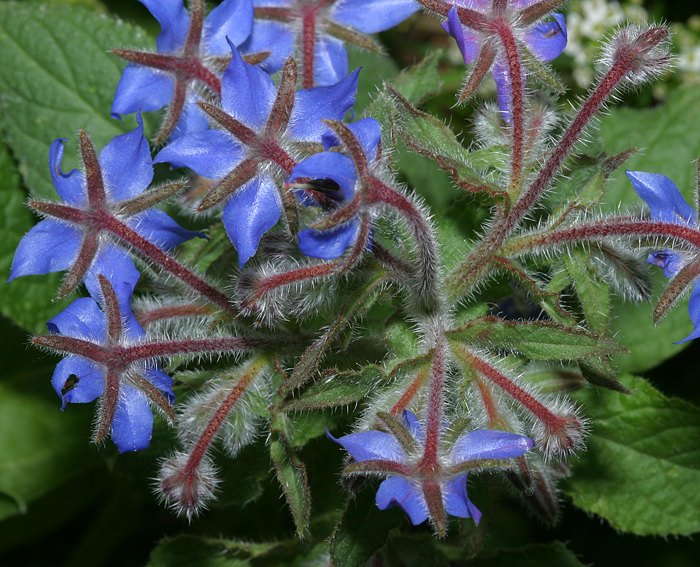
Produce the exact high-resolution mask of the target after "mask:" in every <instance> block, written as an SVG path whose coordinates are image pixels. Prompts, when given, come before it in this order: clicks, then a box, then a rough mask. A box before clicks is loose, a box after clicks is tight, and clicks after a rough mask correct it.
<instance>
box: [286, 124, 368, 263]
mask: <svg viewBox="0 0 700 567" xmlns="http://www.w3.org/2000/svg"><path fill="white" fill-rule="evenodd" d="M348 129H349V130H350V131H351V132H352V133H353V134H354V135H355V137H356V138H357V140H358V142H359V143H360V145H361V146H362V149H363V151H364V153H365V156H366V158H367V161H368V162H370V163H371V162H372V161H374V160H375V159H376V157H377V150H378V147H379V141H380V139H381V125H380V124H379V122H377V121H376V120H375V119H374V118H363V119H362V120H358V121H357V122H354V123H352V124H348ZM323 143H324V146H325V148H326V150H328V149H330V148H333V147H337V146H339V145H340V141H339V140H338V139H337V137H336V136H335V135H333V134H330V133H329V134H325V135H324V136H323ZM319 181H320V183H319ZM328 181H331V182H332V183H331V184H329V183H328ZM288 184H289V185H290V186H297V187H299V186H301V187H304V189H303V190H298V191H297V196H298V197H299V200H300V202H301V203H302V205H305V206H314V207H321V208H323V209H324V210H326V211H330V210H334V209H336V208H338V207H342V206H344V205H345V204H347V202H348V201H350V200H351V199H352V198H353V197H354V196H355V190H356V185H357V171H356V169H355V165H354V164H353V162H352V160H351V159H350V158H349V157H347V156H345V155H343V154H340V153H338V152H330V151H325V152H321V153H318V154H314V155H311V156H309V157H307V158H306V159H304V160H302V161H300V162H299V163H298V164H297V165H296V166H295V167H294V169H293V170H292V174H291V175H290V177H289V180H288ZM329 186H330V187H329ZM359 229H360V221H359V219H358V218H357V216H355V217H353V218H352V219H351V220H350V221H348V222H346V223H345V224H342V225H340V226H337V227H334V228H332V229H330V230H316V229H313V228H307V229H304V230H302V231H300V232H299V234H298V235H297V241H298V244H299V250H301V252H302V253H303V254H305V255H306V256H311V257H312V258H322V259H324V260H333V259H335V258H337V257H339V256H341V255H342V254H343V253H344V252H345V250H347V248H348V247H349V246H351V245H352V244H353V243H354V242H355V240H356V239H357V234H358V231H359Z"/></svg>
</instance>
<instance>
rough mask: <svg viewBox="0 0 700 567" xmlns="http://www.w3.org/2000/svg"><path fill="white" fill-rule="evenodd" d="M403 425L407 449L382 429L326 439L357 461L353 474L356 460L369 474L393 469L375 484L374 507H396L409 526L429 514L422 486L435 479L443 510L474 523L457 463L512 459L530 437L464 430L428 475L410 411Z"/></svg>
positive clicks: (475, 514)
mask: <svg viewBox="0 0 700 567" xmlns="http://www.w3.org/2000/svg"><path fill="white" fill-rule="evenodd" d="M403 423H404V426H405V428H406V430H407V431H408V432H409V433H410V436H411V438H412V442H413V443H412V444H413V445H414V447H413V449H412V450H407V448H406V446H405V443H402V442H400V440H399V439H398V438H397V437H395V436H394V435H393V434H391V433H387V432H384V431H374V430H372V431H361V432H359V433H351V434H349V435H344V436H343V437H340V438H338V439H335V438H333V437H331V436H330V435H329V437H331V439H333V440H334V441H336V442H337V443H338V444H340V445H342V447H343V448H344V449H345V450H346V451H347V452H348V453H349V454H350V456H351V457H352V458H353V459H354V460H355V462H357V463H358V472H359V471H362V463H365V464H366V465H367V466H372V468H371V469H368V470H371V471H373V472H378V471H379V472H381V469H382V468H387V469H393V470H394V471H395V474H389V476H388V478H386V479H385V480H384V481H382V483H381V484H380V485H379V489H378V490H377V496H376V500H375V502H376V504H377V507H378V508H379V509H380V510H386V509H387V508H388V507H390V506H400V507H401V508H403V510H404V511H405V512H406V514H408V517H409V518H410V519H411V523H413V525H418V524H421V523H423V522H424V521H425V520H427V519H428V518H429V517H430V512H429V509H428V508H429V507H428V503H427V497H426V493H425V490H426V484H430V483H435V482H437V484H439V487H440V492H441V496H442V505H443V508H444V511H445V512H446V513H447V514H449V515H451V516H456V517H458V518H473V519H474V522H475V523H477V524H478V523H479V521H480V519H481V512H480V511H479V509H478V508H477V507H476V506H475V505H474V504H473V502H472V501H471V500H470V499H469V497H468V496H467V477H468V472H465V471H464V470H463V469H464V467H463V466H462V465H464V464H465V463H469V466H470V468H471V467H472V466H473V468H478V467H479V461H483V460H488V461H493V460H505V459H514V458H517V457H521V456H522V455H524V454H525V453H526V452H527V451H529V450H530V449H531V448H532V447H533V446H534V441H533V440H532V439H530V438H528V437H525V436H523V435H517V434H515V433H508V432H505V431H494V430H486V429H482V430H476V431H470V432H467V433H464V434H463V435H461V436H460V437H459V438H458V439H457V441H456V442H455V443H454V444H453V445H452V447H451V448H450V449H449V450H447V451H446V452H445V453H444V454H443V455H442V456H441V458H440V462H441V466H440V467H439V469H438V470H437V471H434V473H430V474H429V473H427V472H426V471H420V470H419V464H420V459H421V457H422V454H423V447H424V443H425V432H424V429H423V425H422V424H421V422H420V421H419V420H418V419H417V418H416V416H415V415H414V414H413V413H411V412H410V411H405V412H404V415H403ZM374 465H376V466H374ZM431 475H434V476H435V478H431Z"/></svg>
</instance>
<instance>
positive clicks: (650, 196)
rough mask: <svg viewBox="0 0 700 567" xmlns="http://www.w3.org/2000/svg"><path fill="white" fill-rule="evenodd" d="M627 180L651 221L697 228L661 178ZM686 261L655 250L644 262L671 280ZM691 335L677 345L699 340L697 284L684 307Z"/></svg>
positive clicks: (633, 175) (634, 175)
mask: <svg viewBox="0 0 700 567" xmlns="http://www.w3.org/2000/svg"><path fill="white" fill-rule="evenodd" d="M627 177H628V178H629V180H630V181H631V182H632V186H633V187H634V190H635V191H636V192H637V195H639V196H640V197H641V198H642V199H643V200H644V202H645V203H646V204H647V205H648V206H649V209H650V210H651V218H652V219H653V220H655V221H661V222H668V223H675V224H681V225H685V226H689V227H692V228H697V226H698V214H697V211H695V210H694V209H693V207H691V206H690V205H689V204H688V203H687V202H686V200H685V199H684V198H683V195H681V193H680V191H679V190H678V188H677V187H676V184H675V183H674V182H673V181H671V180H670V179H669V178H668V177H666V176H665V175H661V174H659V173H647V172H644V171H627ZM688 260H689V258H688V257H686V256H685V255H684V254H682V253H681V252H675V251H673V250H658V251H655V252H652V253H651V254H650V255H649V257H648V258H647V262H648V263H649V264H653V265H654V266H658V267H660V268H662V269H663V271H664V275H665V276H666V277H667V278H673V277H675V276H676V275H678V274H679V272H680V271H681V270H682V269H683V268H684V267H685V266H686V265H687V264H688ZM688 312H689V314H690V320H691V321H692V322H693V332H692V333H690V335H688V336H687V337H686V338H684V339H683V340H681V341H678V343H684V342H687V341H690V340H693V339H697V338H700V281H697V278H696V283H695V286H694V288H693V291H692V293H691V294H690V301H689V303H688Z"/></svg>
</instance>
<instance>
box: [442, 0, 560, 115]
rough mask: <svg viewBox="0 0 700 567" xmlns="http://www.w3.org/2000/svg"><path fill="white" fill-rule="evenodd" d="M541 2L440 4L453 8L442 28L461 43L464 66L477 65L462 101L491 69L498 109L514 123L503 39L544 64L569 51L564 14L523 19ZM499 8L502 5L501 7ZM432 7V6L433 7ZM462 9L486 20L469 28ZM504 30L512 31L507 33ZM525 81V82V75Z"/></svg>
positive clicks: (457, 1)
mask: <svg viewBox="0 0 700 567" xmlns="http://www.w3.org/2000/svg"><path fill="white" fill-rule="evenodd" d="M539 1H540V0H508V2H507V5H505V6H504V4H506V3H505V2H501V3H496V2H492V1H491V0H452V1H449V2H442V1H440V0H438V1H437V2H435V3H436V4H447V5H451V7H450V8H449V12H448V13H447V21H446V22H444V23H443V24H442V27H443V28H444V29H445V31H446V32H447V33H449V34H450V35H451V36H452V37H453V38H454V39H455V41H456V42H457V47H459V50H460V52H461V53H462V57H463V58H464V62H465V63H466V64H468V65H472V64H473V65H474V71H473V74H472V76H471V77H470V79H469V80H468V81H467V84H465V91H466V92H464V93H463V94H462V96H461V97H460V98H461V99H464V98H466V96H467V95H470V94H471V93H472V92H474V90H475V89H476V86H477V85H478V84H479V83H480V82H481V79H483V77H484V75H485V74H486V72H487V71H488V69H489V68H491V69H492V72H493V77H494V79H495V81H496V89H497V100H498V107H499V109H500V111H501V116H502V117H503V119H504V120H505V121H506V122H510V120H511V111H510V105H511V75H510V73H509V63H508V54H507V53H506V50H505V49H504V46H503V37H501V36H505V37H509V36H511V35H512V37H513V39H514V41H515V42H516V45H517V46H518V47H519V48H520V49H522V48H523V47H524V48H526V49H527V51H529V52H530V54H532V56H534V57H536V58H537V59H539V60H540V61H551V60H553V59H555V58H556V57H558V56H559V55H561V53H562V52H563V51H564V48H565V47H566V40H567V36H566V22H565V19H564V16H563V15H562V14H558V13H553V14H551V18H552V19H551V20H549V21H542V20H540V19H537V20H535V21H532V22H531V21H529V18H526V19H523V17H522V16H523V10H525V9H527V8H529V7H530V6H532V5H533V4H536V3H538V2H539ZM497 4H501V5H500V6H497ZM429 7H430V6H429ZM460 8H467V9H469V10H473V11H475V12H477V13H479V14H484V15H485V16H486V17H485V18H484V20H483V21H481V22H479V25H478V26H476V27H477V28H478V29H475V28H474V27H471V26H470V25H467V24H465V20H466V18H465V19H464V20H463V19H462V18H460V12H459V9H460ZM504 30H509V31H505V32H504ZM522 80H523V81H524V80H525V74H524V73H523V77H522Z"/></svg>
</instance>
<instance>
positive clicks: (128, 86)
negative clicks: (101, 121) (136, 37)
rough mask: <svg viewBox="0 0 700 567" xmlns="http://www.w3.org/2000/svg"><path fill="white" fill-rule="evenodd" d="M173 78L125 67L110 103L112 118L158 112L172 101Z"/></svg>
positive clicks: (148, 69)
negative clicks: (134, 113) (137, 113)
mask: <svg viewBox="0 0 700 567" xmlns="http://www.w3.org/2000/svg"><path fill="white" fill-rule="evenodd" d="M174 90H175V84H174V82H173V78H172V77H171V76H170V75H168V74H166V73H162V72H160V71H154V70H153V69H150V68H148V67H142V66H141V65H127V67H126V69H124V73H123V74H122V78H121V79H120V80H119V84H118V85H117V90H116V91H115V92H114V100H113V101H112V118H121V115H122V114H131V113H133V112H150V111H152V110H160V109H161V108H163V107H164V106H166V105H167V104H169V103H170V101H171V100H172V99H173V92H174Z"/></svg>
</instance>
